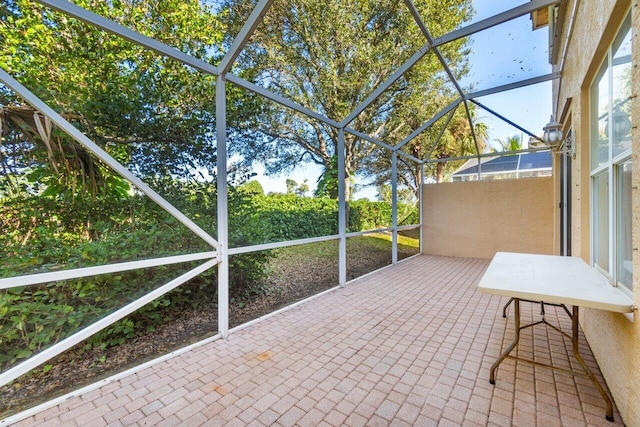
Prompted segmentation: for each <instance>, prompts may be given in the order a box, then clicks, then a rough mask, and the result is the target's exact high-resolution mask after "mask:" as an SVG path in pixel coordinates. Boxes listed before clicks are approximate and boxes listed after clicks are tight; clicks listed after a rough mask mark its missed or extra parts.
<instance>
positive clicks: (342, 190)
mask: <svg viewBox="0 0 640 427" xmlns="http://www.w3.org/2000/svg"><path fill="white" fill-rule="evenodd" d="M346 177H347V171H346V164H345V152H344V128H340V129H338V234H340V247H339V255H338V256H339V259H338V282H339V283H340V286H344V285H345V284H346V283H347V201H346V193H347V191H346V190H347V188H346V186H347V182H346Z"/></svg>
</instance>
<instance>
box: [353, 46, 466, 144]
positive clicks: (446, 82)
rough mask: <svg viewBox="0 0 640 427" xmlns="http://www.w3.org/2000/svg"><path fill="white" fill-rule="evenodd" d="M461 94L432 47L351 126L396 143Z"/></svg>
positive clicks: (388, 142)
mask: <svg viewBox="0 0 640 427" xmlns="http://www.w3.org/2000/svg"><path fill="white" fill-rule="evenodd" d="M458 97H459V94H458V92H457V91H456V88H455V86H454V85H453V83H452V82H451V80H450V79H449V77H448V76H447V74H446V73H445V71H444V68H443V67H442V64H441V63H440V61H439V60H438V58H437V56H436V55H435V54H434V53H433V52H432V51H430V52H428V53H427V54H426V55H425V56H423V57H422V58H421V59H420V60H419V61H418V62H417V63H416V64H415V65H414V66H413V67H412V68H411V69H410V70H408V71H407V72H406V73H405V74H404V75H402V76H401V77H400V78H399V79H398V80H397V81H396V82H394V83H393V84H392V85H391V86H390V87H389V88H388V89H387V90H385V91H384V92H383V93H382V94H381V95H380V96H379V97H378V98H377V99H376V100H374V101H373V102H372V103H371V104H370V105H369V106H368V107H367V108H365V109H364V110H363V111H362V112H361V113H360V114H359V115H358V116H356V118H355V120H354V121H353V122H352V123H351V127H352V128H353V129H355V130H357V131H360V132H363V133H366V134H367V135H369V136H371V137H373V138H376V139H379V140H381V141H383V142H385V143H387V144H389V145H392V146H393V145H396V144H398V143H400V142H401V141H403V140H404V139H405V138H407V137H408V136H409V135H410V134H411V133H412V132H414V131H416V130H417V129H419V128H420V127H421V126H422V125H424V124H425V123H426V122H427V121H428V120H430V119H431V118H432V117H433V116H434V115H436V114H437V113H438V112H439V111H440V110H442V109H443V108H445V107H446V106H447V105H449V104H450V103H451V102H453V101H454V100H455V99H457V98H458Z"/></svg>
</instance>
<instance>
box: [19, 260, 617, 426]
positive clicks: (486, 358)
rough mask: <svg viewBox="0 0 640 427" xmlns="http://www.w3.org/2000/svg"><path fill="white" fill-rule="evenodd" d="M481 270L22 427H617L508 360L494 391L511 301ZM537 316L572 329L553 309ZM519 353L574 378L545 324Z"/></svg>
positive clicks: (312, 321)
mask: <svg viewBox="0 0 640 427" xmlns="http://www.w3.org/2000/svg"><path fill="white" fill-rule="evenodd" d="M488 264H489V261H488V260H483V259H463V258H451V257H434V256H419V257H414V258H412V259H410V260H407V261H405V262H402V263H400V264H398V265H396V266H393V267H389V268H386V269H383V270H381V271H378V272H376V273H374V274H372V275H369V276H366V277H364V278H362V279H360V280H358V281H355V282H352V283H350V284H348V285H347V286H345V287H343V288H340V289H337V290H336V291H333V292H330V293H327V294H325V295H323V296H321V297H318V298H315V299H313V300H310V301H307V302H305V303H303V304H301V305H299V306H297V307H294V308H292V309H290V310H287V311H284V312H282V313H279V314H277V315H275V316H272V317H270V318H268V319H265V320H263V321H261V322H258V323H256V324H254V325H251V326H249V327H246V328H244V329H242V330H239V331H235V332H234V333H232V334H231V335H230V336H229V338H228V339H227V340H219V341H214V342H211V343H209V344H206V345H203V346H201V347H198V348H196V349H194V350H192V351H189V352H186V353H184V354H182V355H179V356H176V357H174V358H172V359H170V360H168V361H164V362H161V363H159V364H156V365H154V366H152V367H148V368H145V369H143V370H141V371H139V372H137V373H135V374H132V375H130V376H128V377H125V378H123V379H121V380H118V381H114V382H111V383H109V384H107V385H105V386H103V387H101V388H99V389H96V390H93V391H91V392H88V393H86V394H84V395H81V396H79V397H74V398H71V399H68V400H66V401H65V402H64V403H62V404H60V405H58V406H56V407H53V408H50V409H48V410H45V411H43V412H40V413H38V414H36V415H35V416H33V417H31V418H28V419H25V420H23V421H21V422H20V423H18V425H20V426H28V425H65V426H67V425H69V426H72V425H78V426H83V427H85V426H93V425H114V426H116V425H147V426H149V425H154V426H173V425H187V426H218V425H229V426H236V425H238V426H239V425H249V426H271V425H275V426H292V425H299V426H341V425H345V426H364V425H371V426H387V425H393V426H410V425H420V426H429V425H442V426H447V425H452V426H453V425H481V426H484V425H496V426H509V425H518V426H535V425H538V426H561V425H563V426H574V425H576V426H580V425H602V426H615V425H622V423H621V421H620V415H619V414H618V412H617V411H616V412H615V419H616V423H608V422H606V421H605V419H604V413H605V407H604V402H603V401H602V399H601V398H600V396H599V394H598V392H597V391H596V390H595V388H594V387H593V385H592V384H591V383H590V382H589V381H588V380H583V379H582V378H575V377H573V376H571V375H568V374H565V373H562V372H558V371H552V370H550V369H548V368H544V367H538V366H533V365H530V364H527V363H522V362H518V363H517V364H516V362H514V361H513V360H510V359H507V360H505V361H504V362H503V364H502V365H501V366H500V368H499V370H498V372H497V384H496V385H495V386H492V385H490V384H489V381H488V376H489V368H490V366H491V364H492V363H493V362H494V361H495V359H496V358H497V356H498V355H499V353H500V351H501V349H502V348H503V347H504V346H506V345H507V344H508V343H509V342H510V341H511V339H512V337H513V324H512V321H510V319H503V318H502V305H503V304H504V303H505V302H506V298H500V297H497V296H490V295H484V294H480V293H479V292H478V291H477V289H476V287H477V283H478V282H479V280H480V278H481V276H482V274H483V273H484V271H485V269H486V268H487V266H488ZM522 317H523V322H524V321H527V320H538V319H539V317H540V316H539V307H538V306H536V305H531V304H525V303H523V305H522ZM546 317H547V319H548V320H549V321H550V322H559V323H560V324H561V325H562V327H563V328H564V329H566V330H570V329H569V328H570V324H569V322H568V319H566V316H565V315H564V314H563V313H560V312H559V311H557V310H556V309H554V308H547V314H546ZM581 340H582V341H581V342H582V350H581V351H582V352H583V355H584V357H585V360H586V362H587V363H588V365H590V367H591V368H592V369H593V370H594V371H595V372H596V375H597V376H598V378H600V379H601V377H600V372H599V370H598V369H597V366H596V364H595V362H594V359H593V356H592V354H591V352H590V350H589V348H588V346H587V345H586V344H585V341H584V337H583V336H581ZM548 342H549V343H550V344H548ZM533 350H535V351H533ZM517 351H518V354H519V355H520V356H523V357H530V358H533V357H535V360H537V361H540V362H551V361H552V362H553V363H554V364H558V365H561V366H567V367H569V366H571V367H577V366H578V365H577V362H576V361H575V360H574V359H573V356H570V353H571V350H570V343H568V342H565V341H564V340H563V338H562V337H561V335H559V334H558V333H557V332H555V331H553V330H550V329H548V328H545V327H543V326H536V327H534V328H529V329H526V330H524V331H523V333H522V338H521V341H520V346H519V348H518V350H517Z"/></svg>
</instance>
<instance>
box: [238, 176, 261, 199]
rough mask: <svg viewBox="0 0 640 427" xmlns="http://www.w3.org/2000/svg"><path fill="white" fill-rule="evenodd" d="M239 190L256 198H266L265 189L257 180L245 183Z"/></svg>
mask: <svg viewBox="0 0 640 427" xmlns="http://www.w3.org/2000/svg"><path fill="white" fill-rule="evenodd" d="M238 190H240V191H244V192H245V193H248V194H251V195H254V196H264V188H262V184H260V182H258V181H256V180H255V179H252V180H251V181H247V182H245V183H244V184H242V185H241V186H239V187H238Z"/></svg>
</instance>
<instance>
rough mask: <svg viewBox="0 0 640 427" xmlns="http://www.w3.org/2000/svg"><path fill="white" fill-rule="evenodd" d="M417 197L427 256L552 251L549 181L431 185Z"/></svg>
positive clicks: (551, 190) (550, 188)
mask: <svg viewBox="0 0 640 427" xmlns="http://www.w3.org/2000/svg"><path fill="white" fill-rule="evenodd" d="M422 194H423V198H422V208H423V211H422V212H423V219H422V223H423V252H424V253H426V254H432V255H448V256H460V257H480V258H491V257H493V255H495V253H496V252H499V251H503V252H528V253H541V254H552V253H553V250H554V238H553V197H554V196H553V180H552V178H531V179H513V180H499V181H481V182H452V183H443V184H433V185H425V186H424V187H423V193H422Z"/></svg>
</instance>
